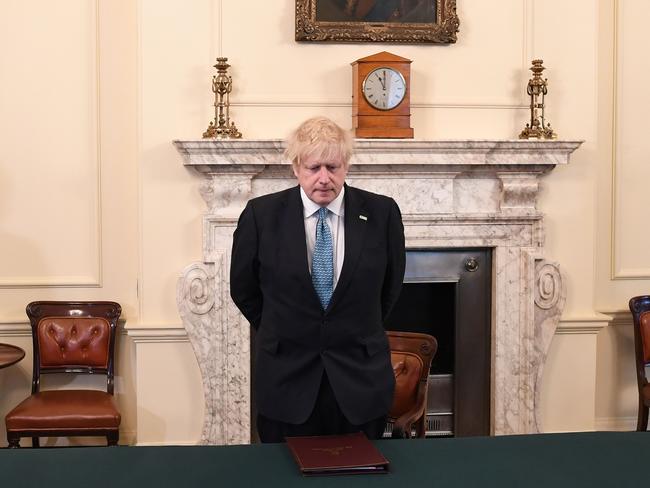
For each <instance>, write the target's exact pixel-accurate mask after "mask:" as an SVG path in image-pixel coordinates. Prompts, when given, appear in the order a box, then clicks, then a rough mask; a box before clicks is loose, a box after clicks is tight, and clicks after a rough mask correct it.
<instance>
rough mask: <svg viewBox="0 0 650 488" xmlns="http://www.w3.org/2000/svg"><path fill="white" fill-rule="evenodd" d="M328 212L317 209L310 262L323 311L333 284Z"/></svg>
mask: <svg viewBox="0 0 650 488" xmlns="http://www.w3.org/2000/svg"><path fill="white" fill-rule="evenodd" d="M328 212H329V210H327V209H326V208H325V207H321V208H320V209H318V223H317V224H316V244H315V245H314V255H313V256H312V261H311V280H312V282H313V283H314V289H315V290H316V294H317V295H318V298H319V299H320V303H321V305H322V306H323V310H325V309H327V305H328V304H329V302H330V299H331V298H332V291H333V283H334V251H333V250H332V231H330V228H329V226H328V225H327V213H328Z"/></svg>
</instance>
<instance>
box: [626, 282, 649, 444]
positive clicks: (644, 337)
mask: <svg viewBox="0 0 650 488" xmlns="http://www.w3.org/2000/svg"><path fill="white" fill-rule="evenodd" d="M630 311H631V312H632V318H633V320H634V355H635V359H636V382H637V386H638V388H639V415H638V420H637V424H636V430H639V431H645V430H647V429H648V408H650V384H648V378H647V377H646V374H645V367H646V365H647V364H650V295H643V296H639V297H634V298H632V299H631V300H630Z"/></svg>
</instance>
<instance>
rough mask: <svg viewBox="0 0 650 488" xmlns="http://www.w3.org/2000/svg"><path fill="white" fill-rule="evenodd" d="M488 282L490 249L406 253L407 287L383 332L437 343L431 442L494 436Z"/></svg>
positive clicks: (432, 374)
mask: <svg viewBox="0 0 650 488" xmlns="http://www.w3.org/2000/svg"><path fill="white" fill-rule="evenodd" d="M491 283H492V259H491V251H490V249H436V250H409V251H407V253H406V273H405V276H404V286H403V287H402V292H401V294H400V297H399V299H398V301H397V303H396V304H395V307H394V309H393V310H392V311H391V314H390V315H389V317H388V318H387V320H386V323H385V327H386V329H387V330H396V331H402V332H423V333H426V334H431V335H432V336H434V337H435V338H436V339H437V341H438V352H437V353H436V356H435V357H434V359H433V362H432V364H431V369H430V371H429V382H428V395H427V419H426V430H427V436H428V437H437V436H471V435H488V434H489V433H490V377H491V374H490V370H491V366H490V365H491V360H490V357H491V354H490V351H491V344H490V336H491V334H490V324H491V320H490V317H491V288H492V286H491ZM388 433H390V426H388V428H387V434H388Z"/></svg>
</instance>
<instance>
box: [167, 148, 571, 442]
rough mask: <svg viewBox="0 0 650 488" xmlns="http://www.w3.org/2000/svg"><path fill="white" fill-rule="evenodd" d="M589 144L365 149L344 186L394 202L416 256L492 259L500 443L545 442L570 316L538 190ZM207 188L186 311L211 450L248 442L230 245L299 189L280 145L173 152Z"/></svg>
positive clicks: (244, 362)
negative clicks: (546, 252)
mask: <svg viewBox="0 0 650 488" xmlns="http://www.w3.org/2000/svg"><path fill="white" fill-rule="evenodd" d="M580 144H581V142H580V141H519V140H515V141H488V140H454V141H418V140H358V141H356V152H355V155H354V157H353V159H352V161H351V164H352V166H351V168H350V171H349V173H348V178H347V181H348V183H349V184H350V185H352V186H358V187H360V188H363V189H366V190H370V191H374V192H378V193H383V194H385V195H389V196H392V197H393V198H395V200H396V201H397V203H398V204H399V206H400V209H401V211H402V216H403V220H404V227H405V235H406V246H407V248H410V249H434V248H456V247H463V248H471V247H487V248H492V249H493V263H494V264H493V267H494V270H493V290H494V292H493V320H492V372H491V377H492V406H491V429H492V432H493V433H494V434H515V433H530V432H537V431H539V428H540V422H539V413H540V412H539V393H540V387H541V377H542V372H543V368H544V362H545V359H546V353H547V351H548V347H549V346H550V342H551V339H552V337H553V334H554V332H555V328H556V326H557V323H558V321H559V318H560V314H561V312H562V307H563V305H564V289H563V286H562V279H561V275H560V271H559V268H558V266H557V265H556V264H555V263H551V262H547V261H545V260H544V259H543V244H544V227H543V216H542V214H541V213H540V212H539V211H538V210H537V207H536V203H537V195H538V193H539V180H540V177H541V176H542V175H544V174H545V173H547V172H549V171H550V170H552V169H553V168H554V167H555V166H556V165H558V164H567V163H568V162H569V155H570V154H571V153H572V152H573V151H574V150H575V149H576V148H578V147H579V146H580ZM174 145H175V146H176V148H177V150H178V151H179V152H180V153H181V154H182V156H183V159H184V164H185V166H186V167H188V168H192V169H193V170H194V171H196V172H197V173H199V174H201V175H202V176H203V179H202V182H201V185H200V188H199V191H200V192H201V195H202V196H203V198H204V200H205V202H206V204H207V207H208V211H207V213H206V214H205V215H204V217H203V259H202V261H201V262H198V263H193V264H190V265H189V266H188V267H187V268H185V270H184V271H183V274H182V276H181V278H180V279H179V282H178V288H177V290H178V296H177V303H178V308H179V313H180V315H181V318H182V320H183V324H184V326H185V328H186V329H187V333H188V337H189V339H190V341H191V343H192V346H193V348H194V351H195V354H196V357H197V360H198V363H199V367H200V369H201V375H202V378H203V388H204V395H205V402H206V408H205V418H204V426H203V433H202V442H203V443H207V444H237V443H246V442H249V441H250V377H249V376H250V375H249V373H250V371H249V370H250V356H249V354H250V351H249V330H248V323H247V322H246V320H245V319H244V318H243V317H242V316H241V315H240V314H239V313H238V311H237V309H236V307H235V306H234V304H233V303H232V301H231V300H230V293H229V260H230V248H231V245H232V234H233V232H234V229H235V227H236V224H237V218H238V217H239V214H240V213H241V211H242V210H243V208H244V205H245V204H246V202H247V200H248V199H250V198H252V197H256V196H259V195H263V194H266V193H270V192H274V191H278V190H281V189H284V188H288V187H290V186H293V185H295V184H296V182H295V179H294V177H293V173H292V171H291V165H290V164H289V163H287V162H285V161H282V157H281V155H282V151H283V148H284V145H283V143H282V141H280V140H212V139H203V140H191V141H174Z"/></svg>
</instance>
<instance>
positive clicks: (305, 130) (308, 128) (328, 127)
mask: <svg viewBox="0 0 650 488" xmlns="http://www.w3.org/2000/svg"><path fill="white" fill-rule="evenodd" d="M310 156H315V157H317V158H319V159H321V160H323V161H341V162H343V166H344V167H345V168H347V167H348V163H349V161H350V157H351V156H352V136H351V135H350V132H349V131H346V130H344V129H342V128H341V127H339V126H338V125H337V124H336V123H334V122H333V121H331V120H330V119H328V118H327V117H313V118H311V119H309V120H306V121H304V122H303V123H302V124H300V126H299V127H298V128H297V129H296V130H295V131H293V132H292V133H291V135H290V136H289V137H288V138H287V148H286V149H285V151H284V157H285V158H286V159H287V160H289V161H291V164H293V167H294V169H297V168H298V166H300V162H301V161H303V160H304V159H306V158H308V157H310Z"/></svg>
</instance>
